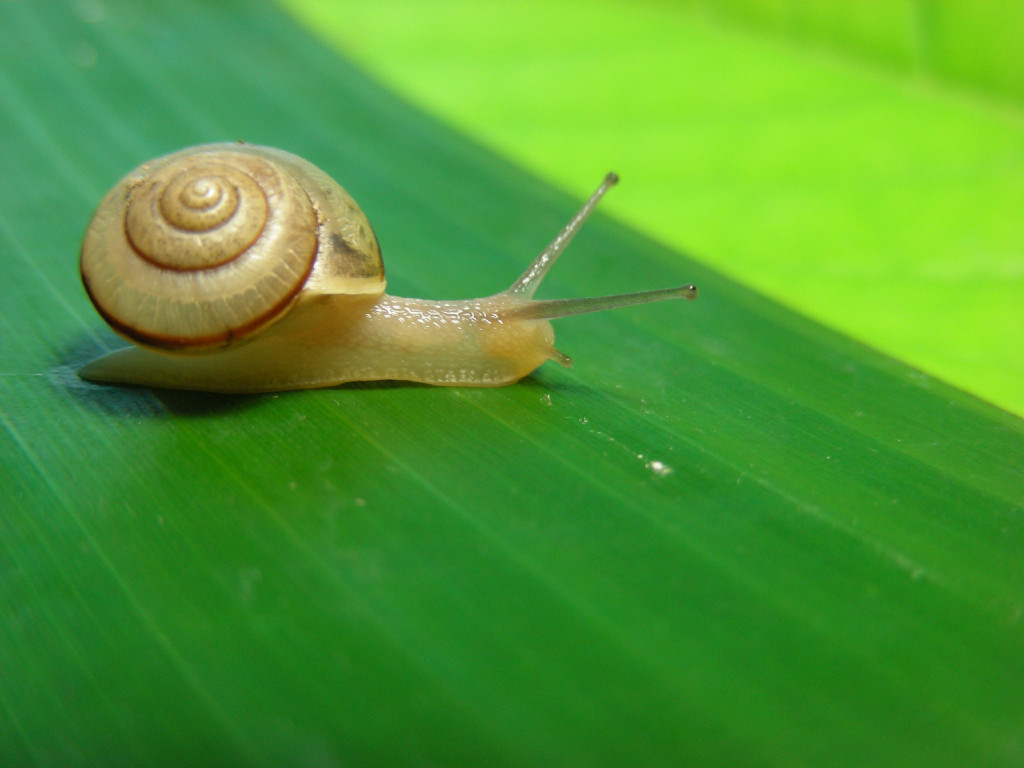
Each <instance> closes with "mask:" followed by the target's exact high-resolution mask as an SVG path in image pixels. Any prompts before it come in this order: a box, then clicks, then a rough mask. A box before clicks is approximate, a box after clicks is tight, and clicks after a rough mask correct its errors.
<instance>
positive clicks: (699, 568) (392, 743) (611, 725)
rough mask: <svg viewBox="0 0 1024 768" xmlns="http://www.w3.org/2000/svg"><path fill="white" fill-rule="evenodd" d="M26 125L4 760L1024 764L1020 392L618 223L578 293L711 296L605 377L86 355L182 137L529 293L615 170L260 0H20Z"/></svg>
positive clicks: (431, 291)
mask: <svg viewBox="0 0 1024 768" xmlns="http://www.w3.org/2000/svg"><path fill="white" fill-rule="evenodd" d="M0 136H2V138H3V148H4V149H3V152H2V153H0V178H2V179H3V183H2V184H0V253H2V254H3V258H2V259H0V285H2V289H0V302H2V303H0V323H2V325H0V360H2V370H0V374H2V375H0V425H2V431H0V494H2V495H0V507H2V511H0V610H2V612H3V613H2V616H3V619H2V621H0V764H3V765H5V766H22V765H60V766H69V765H70V766H77V765H96V766H118V765H124V766H129V765H130V766H133V768H134V767H135V766H147V765H159V766H163V765H167V766H171V765H175V766H176V765H211V766H212V765H217V766H225V765H266V766H271V765H274V766H276V765H311V766H312V765H373V766H386V765H396V766H397V765H510V766H513V765H514V766H537V765H565V766H596V765H609V766H620V765H631V766H645V765H651V766H654V765H681V764H682V765H687V764H694V765H723V766H725V765H729V766H734V765H780V766H781V765H826V764H827V765H837V766H843V765H872V766H874V765H896V764H898V765H904V766H913V765H920V766H944V765H948V766H963V765H972V766H1012V765H1022V764H1024V729H1022V727H1021V723H1022V722H1024V694H1022V693H1021V686H1020V680H1021V679H1024V654H1022V653H1021V649H1022V647H1024V645H1022V641H1024V627H1022V616H1024V597H1022V596H1024V555H1022V553H1024V520H1022V515H1024V510H1022V504H1024V481H1022V479H1021V472H1020V470H1021V467H1022V466H1024V424H1022V423H1021V421H1020V420H1018V419H1017V418H1015V417H1013V416H1010V415H1009V414H1007V413H1006V412H1004V411H1000V410H998V409H996V408H994V407H992V406H989V405H987V404H985V403H983V402H980V401H978V400H976V399H974V398H973V397H971V396H969V395H966V394H964V393H963V392H961V391H958V390H955V389H953V388H951V387H949V386H947V385H946V384H944V383H942V382H939V381H937V380H935V379H933V378H931V377H929V376H927V375H924V374H922V373H920V372H918V371H916V370H914V369H912V368H909V367H907V366H905V365H904V364H902V363H899V362H897V361H894V360H892V359H890V358H886V357H883V356H881V355H879V354H878V353H876V352H874V351H872V350H871V349H868V348H866V347H864V346H861V345H859V344H857V343H855V342H853V341H851V340H849V339H847V338H844V337H842V336H839V335H837V334H835V333H834V332H832V331H829V330H826V329H824V328H822V327H821V326H819V325H816V324H814V323H813V322H810V321H808V320H807V319H805V318H803V317H801V316H799V315H797V314H794V313H793V312H792V311H790V310H788V309H785V308H783V307H781V306H780V305H778V304H776V303H774V302H772V301H771V300H769V299H766V298H764V297H762V296H759V295H757V294H756V293H753V292H751V291H750V290H749V289H746V288H744V287H742V286H740V285H738V284H737V283H735V282H733V281H731V280H730V279H728V278H726V277H723V276H722V275H721V274H719V273H718V272H716V271H714V270H712V269H710V268H708V267H707V266H704V265H702V264H700V263H698V262H697V261H695V260H692V259H690V258H687V257H685V256H683V255H681V254H679V253H678V252H675V251H672V250H669V249H667V248H665V247H663V246H661V245H659V244H657V243H655V242H653V241H651V240H650V239H648V238H647V237H645V236H643V235H640V234H638V233H637V232H635V231H633V230H631V229H629V228H627V227H625V226H623V225H622V224H620V223H618V222H616V221H615V220H614V218H612V217H609V216H607V215H605V214H602V213H599V214H598V215H597V216H596V217H595V219H594V220H593V221H592V222H590V223H589V224H588V226H587V229H586V230H585V231H584V232H583V233H582V234H581V235H580V237H579V238H578V240H577V241H576V242H574V244H573V246H572V249H571V250H570V252H569V254H568V255H567V256H566V258H565V259H564V261H563V262H561V263H559V265H558V267H557V269H556V271H555V272H554V273H553V274H552V275H551V278H550V280H549V284H547V285H546V286H545V288H544V292H545V295H547V296H575V295H587V294H596V293H602V292H607V291H608V290H610V289H614V290H619V289H622V290H631V289H642V288H647V287H655V286H660V285H672V284H677V283H681V282H685V281H689V280H693V281H695V282H697V283H698V284H699V285H700V287H701V290H702V297H701V298H700V299H699V300H698V301H697V302H695V303H693V304H681V303H672V304H666V305H657V306H650V307H638V308H633V309H629V310H623V311H620V312H616V313H608V314H603V315H595V316H590V317H578V318H571V319H566V320H564V321H560V322H559V323H558V325H557V330H558V334H559V346H560V347H561V348H563V349H565V350H566V351H567V352H569V353H570V354H573V355H574V356H575V357H576V360H577V364H576V367H575V368H573V369H571V370H564V369H561V368H558V367H556V366H551V365H549V366H546V367H544V368H542V369H541V370H540V371H539V372H538V373H537V374H536V375H535V376H533V377H531V378H530V379H527V380H526V381H524V382H522V383H521V384H518V385H515V386H512V387H506V388H502V389H494V390H487V389H435V388H430V387H419V386H405V385H390V384H382V385H354V386H347V387H340V388H336V389H331V390H322V391H313V392H298V393H287V394H281V395H276V396H261V397H215V396H204V395H196V394H188V393H172V392H157V391H148V390H137V389H129V388H116V387H100V386H94V385H90V384H86V383H84V382H82V381H81V380H79V379H78V378H77V376H76V374H75V371H76V369H77V367H78V366H79V365H80V364H81V363H82V362H83V361H85V360H87V359H89V358H91V357H92V356H94V355H96V354H99V353H100V352H102V351H104V350H106V349H109V348H113V347H115V346H118V345H119V344H120V342H119V341H118V340H117V339H116V338H115V337H114V336H113V334H112V333H111V332H110V331H108V330H106V328H105V327H104V326H103V324H102V322H101V321H100V319H99V317H98V316H97V315H96V314H95V312H94V311H93V310H92V308H91V307H90V305H89V303H88V300H87V299H86V297H85V294H84V292H83V291H82V289H81V286H80V285H79V279H78V275H77V265H76V255H77V249H78V245H79V242H80V238H81V235H82V232H83V230H84V228H85V226H86V224H87V222H88V220H89V216H90V215H91V212H92V210H93V208H94V206H95V205H96V204H97V202H98V201H99V199H100V197H101V196H102V194H103V193H104V192H105V190H106V189H107V188H108V187H109V186H110V185H112V184H113V183H114V182H115V181H116V180H117V179H118V178H119V177H120V176H121V175H122V174H123V173H124V172H126V171H127V170H128V169H130V168H131V167H133V166H134V165H136V164H137V163H139V162H141V161H143V160H145V159H147V158H149V157H152V156H155V155H157V154H160V153H162V152H166V151H170V150H173V149H176V148H178V147H180V146H184V145H187V144H193V143H199V142H205V141H215V140H232V139H244V140H247V141H253V142H261V143H267V144H272V145H276V146H280V147H282V148H285V149H288V150H291V151H294V152H297V153H299V154H301V155H303V156H305V157H307V158H308V159H310V160H312V161H313V162H315V163H317V164H318V165H320V166H321V167H323V168H324V169H325V170H327V171H328V172H330V173H331V174H332V175H334V176H336V177H337V178H339V179H340V180H342V182H343V183H344V184H345V185H346V187H347V188H348V189H349V190H350V191H351V192H352V193H353V194H354V195H355V197H356V198H357V199H358V200H359V201H360V202H361V204H362V205H363V207H364V208H365V209H366V211H367V212H368V214H369V216H370V217H371V219H372V221H373V222H374V226H375V228H376V229H377V232H378V235H379V236H380V237H381V240H382V242H383V246H384V250H385V254H386V259H387V263H388V269H389V286H390V289H391V290H393V291H394V292H395V293H397V294H406V295H423V296H427V297H434V298H443V297H448V298H457V297H465V296H472V295H482V294H486V293H491V292H494V291H495V290H498V289H500V288H502V287H503V286H505V285H507V284H508V283H509V282H511V280H512V279H513V278H514V277H515V276H516V275H517V274H518V272H519V270H520V269H521V268H522V266H523V265H524V264H525V263H526V262H527V261H528V260H529V259H530V258H531V257H532V255H533V254H534V253H535V252H536V251H537V250H539V249H540V248H541V247H543V245H544V244H545V243H546V242H547V240H548V239H549V238H550V236H551V235H552V234H553V233H554V232H555V231H556V230H557V228H558V227H559V226H560V225H561V224H562V223H564V220H565V219H566V218H567V217H568V216H569V215H570V214H571V213H572V212H573V211H574V209H575V207H576V205H577V204H578V201H579V198H581V197H582V196H583V195H584V194H586V193H587V192H589V191H590V186H591V184H592V183H593V182H596V181H597V178H594V179H583V180H581V181H580V182H579V183H580V187H579V188H574V190H573V195H572V196H571V197H570V196H566V195H564V194H561V193H558V192H555V191H553V190H552V189H551V188H549V187H547V186H545V185H543V184H541V183H540V182H538V181H537V180H536V179H535V178H533V177H531V176H529V175H528V174H526V173H525V172H523V171H521V170H518V169H517V168H516V167H514V166H512V165H510V164H509V163H508V162H506V161H504V160H502V159H500V158H498V157H496V156H495V155H493V154H491V153H489V152H488V151H486V150H484V149H482V148H481V147H480V146H479V145H477V144H475V143H474V142H473V141H471V140H469V139H467V138H465V137H462V136H460V135H458V134H456V133H453V132H452V131H451V130H449V129H447V128H445V127H444V126H442V125H440V124H438V123H437V122H436V121H434V120H432V119H430V118H428V117H425V116H424V115H423V114H422V113H419V112H417V111H416V110H414V109H412V108H410V107H409V106H408V105H407V104H406V103H404V102H402V101H401V100H399V99H397V98H396V97H395V96H393V95H392V94H390V93H389V92H388V91H386V90H385V89H383V88H382V87H381V86H380V85H378V84H377V83H375V82H374V81H372V80H370V79H368V78H367V77H366V76H365V75H364V74H362V72H361V71H360V70H358V69H356V68H355V67H353V66H352V65H351V64H350V63H349V62H347V61H346V60H345V59H343V58H340V57H339V56H337V55H336V54H334V53H331V52H329V51H327V50H325V49H324V48H322V47H320V46H319V45H318V44H317V43H316V42H314V41H313V40H312V39H311V38H310V37H309V35H308V34H307V33H306V32H305V31H303V30H302V29H300V28H299V27H297V26H296V25H295V24H294V23H292V22H290V21H289V20H288V19H287V18H286V17H284V16H283V15H282V13H281V12H280V11H278V10H276V9H275V8H274V7H273V6H269V5H265V4H249V3H242V2H220V3H201V2H198V1H196V2H183V1H182V0H175V2H173V3H172V2H170V0H167V2H155V1H154V2H147V3H138V2H132V1H130V0H106V2H104V3H93V2H83V1H82V0H79V1H78V2H73V3H71V2H68V3H62V2H47V3H46V4H45V5H44V4H43V3H42V2H28V1H27V0H21V2H4V3H0ZM601 170H602V171H603V170H604V169H601ZM598 176H599V174H598ZM626 189H628V187H627V188H624V189H622V190H617V191H616V193H615V194H617V195H620V196H624V195H625V194H626ZM718 225H719V226H722V222H721V221H719V222H718ZM624 254H628V257H624Z"/></svg>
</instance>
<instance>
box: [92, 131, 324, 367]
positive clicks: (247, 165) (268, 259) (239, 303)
mask: <svg viewBox="0 0 1024 768" xmlns="http://www.w3.org/2000/svg"><path fill="white" fill-rule="evenodd" d="M318 246H319V222H318V216H317V211H316V209H315V207H314V205H313V203H312V202H311V200H310V198H309V196H308V195H307V194H306V191H305V190H304V188H303V185H302V184H301V183H300V182H299V181H298V180H297V179H295V178H294V177H293V175H292V174H291V173H290V172H289V169H287V168H281V167H279V166H278V165H277V164H275V163H273V162H271V161H270V159H268V158H267V157H265V156H263V155H261V154H260V153H259V152H258V151H250V150H249V148H248V147H245V146H243V145H239V146H238V147H234V146H231V145H218V146H214V147H197V148H193V149H189V150H183V151H182V152H178V153H175V154H172V155H168V156H166V157H163V158H160V159H158V160H155V161H153V162H151V163H147V164H145V165H143V166H140V167H139V168H138V169H137V170H136V171H135V172H133V173H131V174H129V175H128V176H127V177H126V178H125V179H123V180H122V182H121V183H120V184H118V185H117V186H116V187H115V188H114V189H113V190H111V192H110V193H109V194H108V195H107V197H106V198H105V199H104V201H103V202H102V203H101V205H100V207H99V209H98V210H97V212H96V214H95V216H94V217H93V221H92V224H91V225H90V227H89V230H88V232H87V234H86V238H85V241H84V242H83V245H82V259H81V268H82V279H83V282H84V283H85V286H86V290H87V291H88V293H89V295H90V298H91V299H92V301H93V303H94V304H95V305H96V307H97V309H98V310H99V311H100V313H101V314H102V315H103V316H104V318H105V319H106V320H107V322H109V323H110V324H111V326H113V327H114V329H115V330H117V331H119V332H120V333H122V334H123V335H125V336H127V337H129V338H130V339H132V340H134V341H136V342H138V343H141V344H145V345H149V346H153V347H158V348H164V349H174V350H186V351H197V352H198V351H203V350H205V349H211V348H217V347H222V346H225V345H227V344H230V343H232V342H233V341H235V340H238V339H241V338H245V337H246V336H248V335H250V334H252V333H254V332H256V331H258V330H260V329H262V328H264V327H265V326H267V325H268V324H270V323H272V322H273V321H274V320H276V319H277V318H279V317H280V316H281V315H282V313H283V312H285V311H286V310H287V309H288V307H289V306H290V304H291V302H292V301H293V299H294V298H295V296H296V294H297V293H298V291H299V290H301V288H302V286H303V285H304V283H305V282H306V279H307V278H308V276H309V274H310V272H311V270H312V269H313V265H314V262H315V261H316V258H317V252H318Z"/></svg>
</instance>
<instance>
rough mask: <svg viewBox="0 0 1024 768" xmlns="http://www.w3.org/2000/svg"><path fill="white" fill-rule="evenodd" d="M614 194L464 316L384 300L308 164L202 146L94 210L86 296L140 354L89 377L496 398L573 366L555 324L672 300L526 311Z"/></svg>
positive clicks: (349, 206)
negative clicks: (404, 384) (403, 388)
mask: <svg viewBox="0 0 1024 768" xmlns="http://www.w3.org/2000/svg"><path fill="white" fill-rule="evenodd" d="M616 181H617V178H616V177H615V176H614V174H609V175H608V176H607V177H606V178H605V180H604V182H603V183H602V185H601V187H600V188H599V189H598V190H597V191H596V192H595V193H594V195H593V196H591V198H590V199H589V200H588V201H587V203H586V204H585V205H584V206H583V208H582V209H581V210H580V212H579V213H578V214H577V215H576V216H575V217H573V219H572V220H571V221H570V222H569V224H568V225H567V226H566V227H565V228H564V229H563V230H562V232H561V233H559V235H558V236H557V237H556V238H555V239H554V240H553V241H552V243H551V245H549V246H548V248H547V249H545V250H544V251H543V252H542V253H541V254H540V255H539V256H538V257H537V258H536V259H535V260H534V262H533V263H532V264H531V265H530V266H529V267H528V268H527V270H526V271H525V272H524V273H523V274H522V276H520V278H519V279H518V280H516V282H514V283H513V284H512V285H511V286H510V287H509V288H508V289H507V290H505V291H502V292H501V293H497V294H495V295H493V296H489V297H485V298H480V299H471V300H465V301H429V300H424V299H406V298H400V297H395V296H389V295H388V294H387V293H386V292H385V288H386V282H385V279H384V265H383V261H382V259H381V255H380V248H379V246H378V244H377V239H376V237H375V235H374V233H373V229H372V227H371V226H370V223H369V221H368V220H367V218H366V216H365V215H364V214H363V212H362V211H361V210H360V208H359V206H358V205H357V204H356V202H355V201H354V200H353V199H352V198H351V196H350V195H349V194H348V193H347V192H346V191H345V190H344V189H343V188H342V187H341V186H339V185H338V184H337V183H336V182H334V181H333V180H332V179H331V178H330V177H329V176H327V174H325V173H324V172H323V171H321V170H320V169H318V168H317V167H316V166H314V165H312V164H311V163H309V162H307V161H305V160H303V159H301V158H299V157H297V156H295V155H292V154H289V153H287V152H283V151H281V150H277V149H272V148H269V147H260V146H256V145H248V144H210V145H204V146H200V147H193V148H191V149H186V150H182V151H180V152H176V153H173V154H171V155H167V156H165V157H162V158H158V159H156V160H153V161H151V162H148V163H145V164H143V165H141V166H140V167H139V168H137V169H136V170H135V171H133V172H132V173H130V174H129V175H128V176H126V177H125V178H124V179H122V180H121V182H119V183H118V184H117V185H116V186H115V187H114V188H113V189H112V190H111V191H110V192H109V193H108V194H107V196H106V197H105V198H104V200H103V201H102V202H101V204H100V206H99V208H98V209H97V211H96V213H95V214H94V216H93V219H92V222H91V224H90V225H89V229H88V230H87V232H86V236H85V239H84V241H83V244H82V252H81V273H82V281H83V284H84V285H85V288H86V291H87V293H88V294H89V297H90V299H91V300H92V302H93V304H94V305H95V306H96V308H97V310H98V311H99V313H100V314H101V315H102V316H103V318H104V319H105V320H106V321H107V322H108V324H110V326H111V327H112V328H113V329H114V330H115V331H117V332H118V333H119V334H120V335H122V336H123V337H125V338H127V339H128V340H129V341H131V342H133V343H134V344H136V345H137V346H134V347H130V348H127V349H123V350H119V351H116V352H113V353H110V354H108V355H105V356H103V357H101V358H99V359H97V360H94V361H93V362H91V363H88V364H87V365H86V366H85V367H84V368H82V370H81V371H80V375H81V376H82V377H83V378H85V379H89V380H92V381H98V382H104V383H113V384H135V385H142V386H150V387H159V388H169V389H192V390H202V391H208V392H233V393H246V392H273V391H281V390H289V389H308V388H315V387H329V386H334V385H337V384H342V383H345V382H351V381H375V380H386V379H395V380H404V381H415V382H421V383H425V384H435V385H445V386H492V387H493V386H502V385H505V384H511V383H514V382H516V381H518V380H519V379H521V378H523V377H524V376H526V375H528V374H529V373H530V372H532V371H533V370H535V369H536V368H537V367H539V366H540V365H541V364H543V363H544V362H545V361H546V360H549V359H550V360H555V361H557V362H560V363H562V364H563V365H568V364H570V362H571V361H570V360H569V358H568V357H566V356H565V355H563V354H562V353H561V352H559V351H558V350H557V349H555V347H554V331H553V329H552V327H551V324H550V322H549V320H550V319H552V318H555V317H563V316H567V315H572V314H580V313H583V312H593V311H598V310H602V309H609V308H613V307H619V306H627V305H630V304H638V303H645V302H649V301H658V300H661V299H668V298H695V296H696V288H695V287H694V286H692V285H687V286H681V287H679V288H670V289H665V290H660V291H647V292H643V293H638V294H625V295H619V296H606V297H594V298H583V299H561V300H551V301H536V300H534V299H533V294H534V292H535V291H536V289H537V287H538V285H539V284H540V281H541V280H542V279H543V277H544V275H545V274H546V273H547V270H548V269H549V268H550V266H551V265H552V264H553V263H554V261H555V259H557V258H558V256H559V255H560V254H561V252H562V251H563V250H564V249H565V247H566V245H568V243H569V241H570V240H571V239H572V237H573V236H574V235H575V233H576V232H577V231H578V230H579V228H580V227H581V226H582V224H583V221H584V220H585V219H586V218H587V216H589V214H590V212H591V211H592V210H593V208H594V206H595V205H596V204H597V202H598V200H599V199H600V198H601V196H602V195H603V194H604V193H605V192H606V191H607V189H608V188H609V187H611V186H612V185H613V184H614V183H615V182H616Z"/></svg>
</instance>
